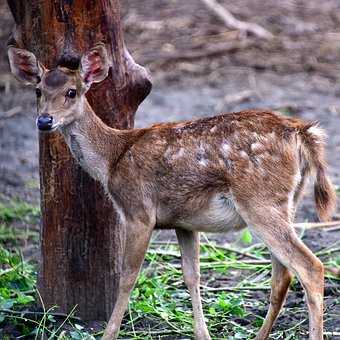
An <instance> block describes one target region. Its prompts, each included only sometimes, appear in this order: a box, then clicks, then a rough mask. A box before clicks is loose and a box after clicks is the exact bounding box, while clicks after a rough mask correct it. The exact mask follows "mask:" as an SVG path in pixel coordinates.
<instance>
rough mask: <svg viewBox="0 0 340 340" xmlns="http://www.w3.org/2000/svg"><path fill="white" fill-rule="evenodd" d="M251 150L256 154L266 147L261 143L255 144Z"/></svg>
mask: <svg viewBox="0 0 340 340" xmlns="http://www.w3.org/2000/svg"><path fill="white" fill-rule="evenodd" d="M250 149H251V151H252V152H254V153H258V152H261V151H263V150H264V145H263V144H262V143H260V142H255V143H253V144H252V145H251V146H250Z"/></svg>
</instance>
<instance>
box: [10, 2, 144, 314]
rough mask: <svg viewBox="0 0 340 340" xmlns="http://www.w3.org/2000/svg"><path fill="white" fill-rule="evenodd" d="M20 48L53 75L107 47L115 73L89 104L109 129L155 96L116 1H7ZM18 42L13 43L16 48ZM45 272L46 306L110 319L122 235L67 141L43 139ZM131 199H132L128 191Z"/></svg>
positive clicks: (125, 123) (129, 122) (41, 283)
mask: <svg viewBox="0 0 340 340" xmlns="http://www.w3.org/2000/svg"><path fill="white" fill-rule="evenodd" d="M8 4H9V7H10V9H11V12H12V14H13V16H14V19H15V22H16V30H15V31H14V33H13V38H14V40H15V42H16V45H17V46H18V47H20V48H25V49H28V50H30V51H32V52H33V53H34V54H35V55H36V56H37V58H38V59H39V60H40V61H41V62H42V63H43V64H44V65H45V66H46V67H47V68H49V69H52V68H55V67H56V65H57V63H58V60H59V61H60V60H61V59H62V60H63V64H65V63H66V64H69V65H70V67H72V63H74V60H75V59H78V58H79V56H81V54H82V53H83V52H85V51H86V50H88V49H89V48H91V47H93V46H94V45H96V44H97V43H98V42H104V43H105V45H106V47H107V50H108V53H109V55H110V57H111V58H112V65H113V66H112V68H111V71H110V73H109V76H108V78H107V79H106V80H104V81H103V82H102V83H100V84H97V85H94V86H92V88H91V90H90V91H89V92H88V95H87V98H88V100H89V102H90V104H91V105H92V108H93V109H94V111H95V112H96V114H97V115H98V116H99V117H100V118H101V119H102V120H103V121H104V122H105V123H107V124H108V125H110V126H112V127H118V128H122V129H123V128H131V127H132V126H133V121H134V114H135V111H136V109H137V107H138V105H139V104H140V103H141V102H142V101H143V100H144V98H145V97H146V96H147V95H148V94H149V92H150V90H151V82H150V80H149V77H148V74H147V72H146V71H145V70H144V69H143V68H142V67H141V66H139V65H137V64H135V63H134V61H133V59H132V58H131V56H130V55H129V53H128V52H127V50H126V48H125V46H124V42H123V37H122V28H121V21H120V4H119V0H101V1H93V0H54V1H51V0H30V1H27V0H9V1H8ZM13 42H14V41H13V39H12V41H11V43H13ZM39 143H40V191H41V210H42V222H41V266H40V271H39V280H38V289H39V292H40V294H41V296H42V298H43V301H44V304H45V306H46V308H48V307H51V306H54V305H57V306H58V307H59V310H60V311H62V312H64V313H68V312H69V311H70V310H71V309H72V308H73V307H74V306H75V305H77V310H76V311H77V314H78V315H79V316H80V317H82V318H84V319H88V320H105V319H108V317H109V316H110V314H111V312H112V309H113V306H114V302H115V298H116V293H117V289H118V280H119V277H120V270H121V261H122V256H123V252H124V230H120V229H119V227H118V225H117V224H116V214H115V212H114V210H113V207H112V204H111V203H110V202H109V201H108V199H107V198H106V197H105V195H104V193H103V190H102V188H101V186H100V185H99V184H98V183H96V182H94V181H93V180H92V179H91V178H89V176H88V175H87V174H86V173H84V172H83V171H82V170H81V169H80V167H79V166H78V165H77V164H76V163H75V161H74V160H73V158H72V156H71V154H70V152H69V150H68V148H67V146H66V145H65V143H64V141H63V139H62V137H61V136H60V135H59V134H58V133H55V134H51V135H48V134H46V135H45V134H40V136H39ZM131 194H133V193H131Z"/></svg>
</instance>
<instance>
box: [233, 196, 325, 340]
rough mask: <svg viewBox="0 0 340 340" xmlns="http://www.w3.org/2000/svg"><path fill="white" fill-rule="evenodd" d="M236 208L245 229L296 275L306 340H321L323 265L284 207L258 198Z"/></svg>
mask: <svg viewBox="0 0 340 340" xmlns="http://www.w3.org/2000/svg"><path fill="white" fill-rule="evenodd" d="M252 203H254V204H252ZM239 207H240V213H241V215H242V216H243V217H244V219H245V221H246V222H247V224H248V226H249V228H250V229H251V230H252V231H253V232H254V233H255V234H256V235H257V236H258V237H259V238H260V239H261V240H262V241H263V242H264V243H265V244H266V245H267V247H268V248H269V249H270V251H271V253H272V254H273V255H274V256H275V258H276V259H277V260H278V261H279V262H280V263H281V264H282V265H283V266H284V267H286V268H287V269H288V270H289V271H291V272H292V273H294V274H296V275H297V277H298V279H299V281H300V282H301V284H302V286H303V288H304V291H305V294H306V300H307V305H308V311H309V339H310V340H322V339H323V289H324V270H323V264H322V263H321V261H320V260H319V259H318V258H317V257H316V256H315V255H314V254H313V253H312V252H311V251H310V250H309V249H308V248H307V247H306V245H304V244H303V242H302V241H301V240H300V239H299V238H298V236H297V235H296V233H295V231H294V228H293V226H292V224H291V223H290V218H289V213H288V212H287V211H286V210H287V209H283V208H282V209H281V210H280V208H278V207H277V205H275V204H273V205H271V204H270V203H269V202H266V203H262V202H261V203H259V202H258V201H257V202H246V203H245V204H244V205H242V203H239ZM285 275H287V274H285ZM287 277H288V275H287ZM287 281H288V279H287ZM281 298H282V297H281ZM280 308H281V306H280ZM276 309H278V306H277V308H276ZM277 312H278V311H277ZM268 325H269V323H268ZM262 331H263V328H262V329H261V332H262ZM266 331H268V330H266ZM261 339H263V338H261Z"/></svg>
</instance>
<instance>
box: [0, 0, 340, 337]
mask: <svg viewBox="0 0 340 340" xmlns="http://www.w3.org/2000/svg"><path fill="white" fill-rule="evenodd" d="M221 4H223V5H224V6H225V7H226V8H228V9H229V10H230V11H231V12H232V13H233V14H234V15H235V16H237V18H239V19H240V20H245V21H251V22H256V23H258V24H260V25H262V26H263V27H265V28H266V29H268V30H269V31H271V32H272V33H273V34H274V35H275V38H274V39H273V40H271V41H262V40H259V39H257V38H256V37H254V36H245V34H242V33H240V32H238V31H234V30H230V29H229V28H227V27H225V26H224V24H223V23H222V22H221V21H220V20H219V19H218V18H216V16H215V15H214V14H212V13H211V12H209V11H208V10H207V9H206V7H205V6H204V5H203V3H202V2H201V1H199V0H186V1H181V0H173V1H165V0H144V1H138V0H125V1H122V6H123V21H124V25H125V38H126V42H127V46H128V48H129V50H130V51H131V53H132V55H133V56H134V58H135V59H136V61H137V62H139V63H141V64H142V65H144V66H147V67H148V68H149V69H150V71H151V73H152V75H153V79H154V80H153V91H152V93H151V94H150V95H149V97H148V98H147V99H146V100H145V102H144V103H143V104H142V105H141V106H140V108H139V110H138V112H137V114H136V126H137V127H141V126H147V125H149V124H151V123H153V122H157V121H174V120H185V119H191V118H198V117H203V116H209V115H214V114H217V113H219V112H223V111H224V112H228V111H239V110H242V109H246V108H254V107H256V108H270V109H274V110H279V111H281V112H284V113H286V114H288V115H294V116H298V117H301V118H304V119H307V120H317V121H319V122H320V125H321V126H322V127H323V128H324V129H325V130H326V132H327V134H328V136H329V138H328V143H327V153H328V161H329V173H330V175H331V178H332V180H333V182H334V184H335V185H336V186H338V187H339V186H340V172H339V165H340V152H339V151H340V124H339V122H340V119H339V118H340V82H339V81H338V80H339V79H340V2H339V1H338V0H325V1H323V2H320V1H318V0H308V1H307V0H282V1H280V2H278V1H276V0H261V1H260V0H256V1H254V0H239V1H226V0H223V1H221ZM0 13H1V18H2V19H1V23H0V44H2V45H4V44H5V42H6V39H7V37H8V35H9V33H10V30H11V27H12V25H13V22H12V18H11V16H10V13H9V11H8V9H7V7H6V5H5V4H0ZM230 45H235V48H234V49H231V50H230V49H229V47H230ZM225 48H228V49H229V52H228V53H227V52H223V49H225ZM1 51H2V52H1V54H0V93H1V95H0V146H1V147H0V195H1V197H0V199H2V200H8V199H11V198H20V199H24V200H26V201H29V202H33V203H38V202H39V167H38V139H37V132H36V129H35V123H34V119H35V117H34V116H35V98H34V96H35V95H34V91H33V89H32V88H23V87H22V86H20V85H19V84H18V83H17V82H16V81H15V80H14V79H13V78H12V77H11V75H10V74H9V68H8V62H7V57H6V55H5V48H2V49H1ZM211 51H213V52H214V53H212V52H211ZM221 51H222V52H221ZM204 55H206V56H204ZM334 217H335V218H339V215H338V214H336V215H335V216H334ZM316 219H317V218H316V215H315V209H314V204H313V200H312V195H311V193H310V191H307V194H306V196H305V199H304V200H303V202H302V204H301V206H300V209H299V212H298V216H297V220H298V221H304V220H309V221H315V220H316ZM232 236H233V235H232ZM171 237H174V235H173V233H169V232H165V233H164V234H163V236H162V238H163V239H168V238H171ZM215 239H217V241H219V242H221V243H224V242H227V241H230V240H231V236H230V235H229V236H225V237H224V236H220V235H219V236H218V237H215ZM339 239H340V232H328V231H326V230H317V231H316V230H313V231H309V232H306V233H305V235H304V241H305V242H306V244H307V245H308V246H310V248H311V249H312V250H313V251H317V250H320V249H323V248H325V247H328V246H330V245H331V244H334V243H335V242H337V241H339ZM237 280H238V278H237V277H235V278H230V280H229V278H228V284H230V285H233V282H234V281H235V282H237ZM338 294H339V286H337V287H336V288H334V287H333V288H332V289H328V290H326V299H325V301H326V306H327V312H328V313H329V315H332V317H329V318H328V319H327V321H326V324H325V329H326V331H327V332H339V331H340V328H339V324H338V322H337V321H338V320H339V319H340V306H337V305H335V304H334V299H335V298H336V296H337V295H338ZM267 295H268V294H267V293H262V292H260V293H254V298H258V299H260V298H261V299H264V298H267ZM289 304H298V305H300V304H304V301H303V299H302V297H301V293H299V292H296V291H294V292H292V294H290V295H289V298H288V305H289ZM260 312H261V313H263V311H260ZM300 317H301V315H289V314H287V313H284V314H283V315H282V316H281V317H280V319H279V323H278V326H277V327H278V328H280V329H281V328H285V327H287V325H291V326H292V325H293V324H294V323H296V322H298V321H299V320H300ZM303 327H304V328H305V329H306V327H307V324H306V323H305V324H303ZM172 338H174V337H172ZM301 338H303V337H302V336H301ZM330 338H332V339H336V337H335V336H333V337H330Z"/></svg>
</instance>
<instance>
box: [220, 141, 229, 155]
mask: <svg viewBox="0 0 340 340" xmlns="http://www.w3.org/2000/svg"><path fill="white" fill-rule="evenodd" d="M220 150H221V152H222V153H223V154H224V155H225V156H228V155H229V153H230V150H231V147H230V145H229V144H228V143H223V144H222V146H221V149H220Z"/></svg>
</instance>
